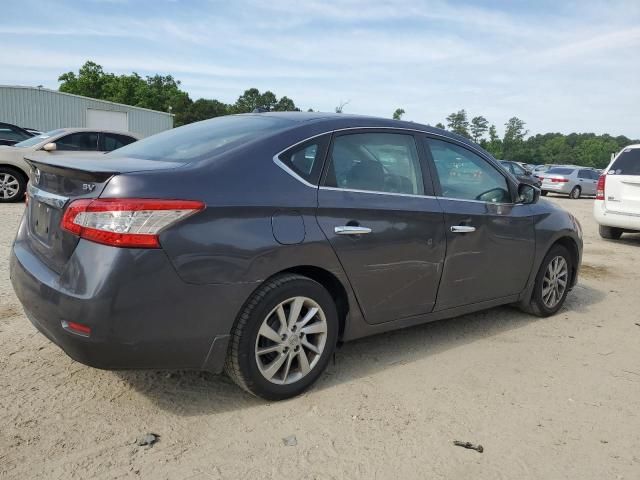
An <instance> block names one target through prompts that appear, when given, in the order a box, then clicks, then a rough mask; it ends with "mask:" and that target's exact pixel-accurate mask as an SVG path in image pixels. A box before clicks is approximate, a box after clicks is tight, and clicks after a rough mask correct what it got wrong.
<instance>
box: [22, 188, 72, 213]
mask: <svg viewBox="0 0 640 480" xmlns="http://www.w3.org/2000/svg"><path fill="white" fill-rule="evenodd" d="M27 194H28V195H29V197H31V198H33V199H34V200H37V201H38V202H40V203H45V204H47V205H49V206H51V207H54V208H62V207H64V205H65V203H67V202H68V201H69V198H68V197H63V196H62V195H56V194H55V193H51V192H46V191H44V190H41V189H39V188H38V187H36V186H34V185H33V184H31V182H29V186H28V187H27Z"/></svg>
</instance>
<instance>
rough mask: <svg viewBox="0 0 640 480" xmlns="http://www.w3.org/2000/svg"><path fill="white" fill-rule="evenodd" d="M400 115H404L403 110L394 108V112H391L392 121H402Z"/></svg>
mask: <svg viewBox="0 0 640 480" xmlns="http://www.w3.org/2000/svg"><path fill="white" fill-rule="evenodd" d="M402 115H404V109H403V108H396V111H395V112H393V119H394V120H402Z"/></svg>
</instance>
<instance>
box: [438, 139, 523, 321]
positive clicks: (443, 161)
mask: <svg viewBox="0 0 640 480" xmlns="http://www.w3.org/2000/svg"><path fill="white" fill-rule="evenodd" d="M425 143H426V146H427V147H428V152H429V153H430V155H431V162H432V163H431V164H432V165H433V169H432V171H433V172H435V173H434V174H433V175H434V179H435V180H436V194H437V195H438V199H439V201H440V204H441V205H442V208H443V210H444V215H445V231H446V236H447V255H446V259H445V263H444V267H443V272H442V279H441V280H440V288H439V290H438V299H437V302H436V307H435V309H436V310H445V309H448V308H454V307H458V306H463V305H469V304H473V303H478V302H483V301H488V300H493V299H498V298H503V297H508V296H510V295H516V294H519V293H520V292H522V290H523V289H524V287H525V285H526V282H527V280H528V278H529V273H530V271H531V268H532V264H533V255H534V249H535V232H534V226H533V217H532V212H531V208H530V207H529V206H528V205H519V204H515V203H513V200H512V199H513V194H512V192H511V189H510V186H509V182H508V180H507V178H506V175H505V172H504V171H503V170H502V169H499V168H498V167H497V166H495V165H493V164H492V163H491V162H489V161H488V160H487V159H486V158H483V157H481V156H480V155H479V154H477V153H475V152H472V151H471V150H470V149H468V148H467V147H465V146H463V145H461V144H458V143H454V142H449V141H444V140H441V139H436V138H430V137H427V138H425ZM461 172H464V173H465V174H464V175H461Z"/></svg>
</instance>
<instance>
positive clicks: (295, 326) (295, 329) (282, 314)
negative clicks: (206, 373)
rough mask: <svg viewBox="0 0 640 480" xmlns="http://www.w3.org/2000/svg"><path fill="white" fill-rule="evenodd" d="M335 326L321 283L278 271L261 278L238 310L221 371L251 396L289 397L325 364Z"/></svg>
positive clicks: (335, 335) (331, 306) (330, 301)
mask: <svg viewBox="0 0 640 480" xmlns="http://www.w3.org/2000/svg"><path fill="white" fill-rule="evenodd" d="M296 302H298V303H296ZM292 312H293V313H292ZM313 312H315V313H313ZM305 320H306V321H305ZM338 330H339V322H338V312H337V309H336V305H335V303H334V301H333V298H332V297H331V295H330V294H329V292H328V291H327V290H326V289H325V288H324V287H323V286H322V285H320V284H319V283H318V282H315V281H314V280H311V279H310V278H307V277H303V276H301V275H294V274H284V275H278V276H276V277H274V278H273V279H271V280H268V281H266V282H264V283H263V284H262V285H261V286H260V287H259V288H258V289H257V290H256V291H255V292H254V293H253V294H252V295H251V297H249V300H247V302H246V303H245V305H244V307H243V310H242V311H241V312H240V314H239V315H238V319H237V320H236V324H235V326H234V328H233V330H232V334H231V343H230V345H229V352H228V354H227V360H226V363H225V372H226V373H227V375H228V376H229V377H230V378H231V379H232V380H233V381H234V382H235V383H236V384H238V386H240V387H241V388H242V389H244V390H246V391H247V392H249V393H251V394H252V395H256V396H258V397H262V398H264V399H266V400H283V399H285V398H290V397H294V396H296V395H299V394H300V393H302V392H303V391H305V390H306V389H307V388H309V387H310V386H311V385H312V384H313V383H314V382H315V381H316V380H317V379H318V377H320V375H321V374H322V372H323V371H324V369H325V368H326V366H327V364H328V363H329V359H330V358H331V355H332V354H333V352H334V350H335V346H336V342H337V339H338Z"/></svg>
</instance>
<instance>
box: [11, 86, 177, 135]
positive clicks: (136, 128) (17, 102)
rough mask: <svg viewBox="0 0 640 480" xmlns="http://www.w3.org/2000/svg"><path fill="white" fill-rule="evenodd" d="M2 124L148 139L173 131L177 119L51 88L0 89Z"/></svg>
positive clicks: (15, 87) (43, 129) (12, 87)
mask: <svg viewBox="0 0 640 480" xmlns="http://www.w3.org/2000/svg"><path fill="white" fill-rule="evenodd" d="M0 122H7V123H12V124H14V125H18V126H19V127H23V128H33V129H36V130H41V131H43V132H46V131H48V130H54V129H56V128H65V127H88V128H104V129H110V130H122V131H127V132H133V133H138V134H140V135H142V136H148V135H153V134H154V133H158V132H161V131H163V130H168V129H170V128H173V115H172V114H170V113H166V112H158V111H156V110H149V109H146V108H140V107H132V106H130V105H123V104H121V103H113V102H107V101H106V100H96V99H95V98H89V97H82V96H80V95H72V94H70V93H63V92H58V91H56V90H49V89H47V88H38V87H23V86H4V85H0Z"/></svg>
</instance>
